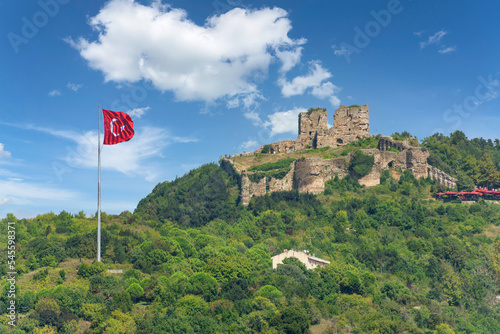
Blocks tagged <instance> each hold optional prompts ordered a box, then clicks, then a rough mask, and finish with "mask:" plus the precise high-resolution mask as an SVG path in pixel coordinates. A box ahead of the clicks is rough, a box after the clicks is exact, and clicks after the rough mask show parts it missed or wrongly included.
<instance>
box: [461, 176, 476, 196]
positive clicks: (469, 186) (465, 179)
mask: <svg viewBox="0 0 500 334" xmlns="http://www.w3.org/2000/svg"><path fill="white" fill-rule="evenodd" d="M457 179H458V180H457V188H458V191H473V190H474V189H476V185H475V184H474V181H473V180H472V179H471V178H470V177H469V176H468V175H467V174H465V173H464V172H458V177H457Z"/></svg>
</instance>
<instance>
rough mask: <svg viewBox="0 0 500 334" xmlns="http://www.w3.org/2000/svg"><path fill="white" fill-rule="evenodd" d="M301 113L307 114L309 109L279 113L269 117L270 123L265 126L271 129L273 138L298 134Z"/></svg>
mask: <svg viewBox="0 0 500 334" xmlns="http://www.w3.org/2000/svg"><path fill="white" fill-rule="evenodd" d="M301 112H307V109H304V108H296V109H292V110H288V111H278V112H275V113H274V114H271V115H269V116H268V118H269V121H267V122H266V123H265V124H264V125H265V127H271V136H274V135H277V134H281V133H287V132H291V133H294V134H297V133H298V130H299V128H298V126H299V125H298V124H299V123H298V116H299V113H301Z"/></svg>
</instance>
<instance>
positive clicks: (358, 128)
mask: <svg viewBox="0 0 500 334" xmlns="http://www.w3.org/2000/svg"><path fill="white" fill-rule="evenodd" d="M332 135H333V137H334V140H335V143H336V144H337V145H344V144H348V143H350V142H352V141H354V140H357V139H360V138H364V137H367V136H369V135H370V121H369V112H368V105H367V104H365V105H364V106H358V105H354V106H350V107H346V106H343V105H341V106H339V109H337V110H335V114H333V128H332Z"/></svg>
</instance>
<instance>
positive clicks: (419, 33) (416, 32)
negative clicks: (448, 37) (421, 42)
mask: <svg viewBox="0 0 500 334" xmlns="http://www.w3.org/2000/svg"><path fill="white" fill-rule="evenodd" d="M423 33H424V31H423V30H420V31H415V32H414V33H413V35H415V36H419V37H420V36H422V34H423Z"/></svg>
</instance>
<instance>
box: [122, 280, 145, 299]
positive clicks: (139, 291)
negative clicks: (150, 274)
mask: <svg viewBox="0 0 500 334" xmlns="http://www.w3.org/2000/svg"><path fill="white" fill-rule="evenodd" d="M126 291H127V292H128V293H129V294H130V297H132V299H139V298H141V297H142V296H143V295H144V289H143V288H142V286H140V284H137V283H132V284H130V286H129V287H128V288H127V290H126Z"/></svg>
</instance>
